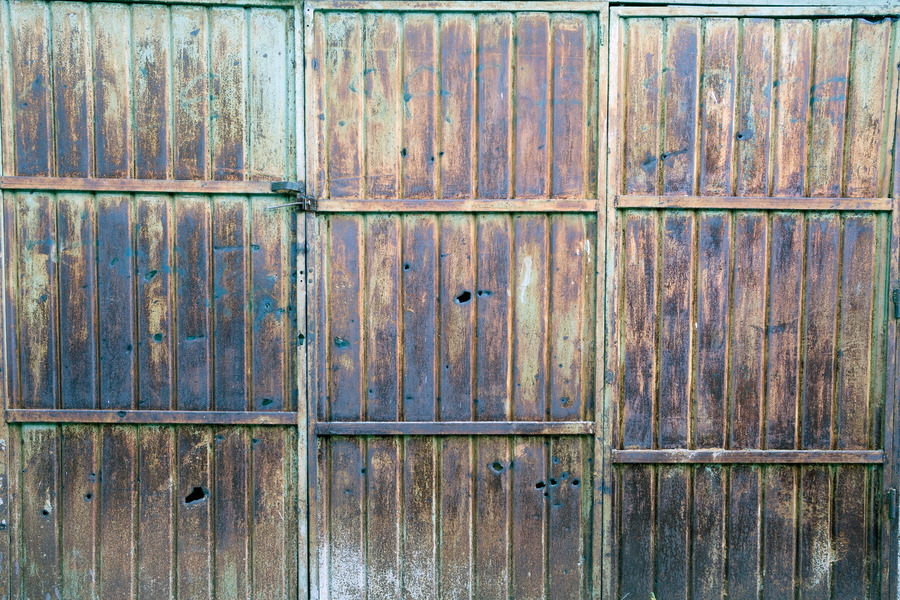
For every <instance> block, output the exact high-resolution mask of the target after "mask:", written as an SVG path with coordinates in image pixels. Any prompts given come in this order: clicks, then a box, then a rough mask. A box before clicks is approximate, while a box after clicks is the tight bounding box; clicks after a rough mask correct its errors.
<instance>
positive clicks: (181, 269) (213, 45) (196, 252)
mask: <svg viewBox="0 0 900 600" xmlns="http://www.w3.org/2000/svg"><path fill="white" fill-rule="evenodd" d="M294 40H295V28H294V9H293V7H287V8H265V7H259V8H244V7H227V6H221V7H219V6H217V7H205V6H164V5H151V4H110V3H79V2H17V1H12V2H4V3H2V4H0V48H2V50H3V51H2V54H0V56H2V61H3V67H2V70H0V72H2V79H0V111H2V112H0V115H2V120H0V137H2V159H3V161H2V162H3V174H4V175H18V176H35V177H67V178H91V177H93V178H136V179H145V180H146V179H158V180H166V179H168V180H176V179H177V180H188V179H190V180H198V181H201V182H202V181H212V180H258V179H292V178H295V175H296V168H297V167H296V139H295V138H296V133H295V129H296V125H295V123H296V106H295V104H296V92H295V89H294V87H295V85H294V81H295V79H294V69H295V64H294V58H295V54H294V53H295V41H294ZM105 185H107V186H108V187H109V189H108V191H105V192H97V191H95V192H71V191H69V192H62V191H60V192H53V191H20V192H13V191H9V190H7V191H5V192H4V196H3V240H4V247H3V251H4V273H5V279H4V290H5V323H6V329H5V331H4V340H5V377H4V380H5V387H4V390H5V394H6V398H7V401H6V402H7V407H8V408H10V409H17V410H18V409H25V411H27V410H35V409H42V410H47V411H53V410H58V409H65V410H76V409H80V410H81V411H83V412H80V413H79V414H78V415H77V416H76V417H75V418H77V419H80V420H84V421H89V422H90V421H94V422H95V423H96V424H91V423H82V424H77V423H69V424H53V423H47V424H21V425H19V424H10V425H8V430H7V432H6V435H5V437H4V439H5V440H6V447H5V450H6V457H5V462H7V461H8V462H7V464H8V487H7V488H5V489H4V497H3V499H4V503H3V509H4V511H6V512H5V513H4V519H5V520H4V521H3V527H4V529H5V533H7V534H8V536H4V539H3V544H2V545H3V549H2V551H0V552H2V564H3V568H2V569H0V573H2V575H0V577H2V579H3V583H2V592H0V595H2V596H3V597H26V598H44V597H51V598H94V597H104V598H137V597H140V598H175V597H179V598H207V597H209V598H211V597H216V598H248V597H252V598H276V597H282V598H287V597H296V596H297V594H298V581H299V575H300V573H298V569H299V568H300V567H299V560H300V556H301V553H302V552H303V551H302V550H301V548H300V546H301V542H300V541H299V540H298V535H299V531H300V529H299V522H298V519H299V513H298V511H299V498H300V496H301V495H302V494H303V492H302V489H303V487H302V486H300V485H299V483H300V482H299V481H298V477H297V471H298V466H297V445H298V438H297V430H296V427H295V426H291V425H288V426H257V425H250V424H248V425H241V426H238V425H224V424H222V425H179V424H173V423H177V422H178V420H179V418H166V417H162V418H159V417H158V415H159V413H154V417H153V418H159V420H160V424H109V421H110V420H113V421H114V420H115V415H116V414H118V413H117V412H116V411H119V410H121V411H122V413H121V414H122V415H123V419H122V420H123V422H124V423H127V422H129V421H130V420H131V419H132V417H131V416H130V415H131V414H132V411H134V412H142V411H143V412H147V411H202V412H204V413H205V412H207V411H247V412H253V413H265V412H269V413H272V414H273V415H274V414H279V415H283V414H286V413H287V414H292V415H296V411H297V406H298V399H299V397H300V394H299V392H298V381H299V379H298V353H297V347H298V343H299V338H298V335H299V331H298V313H301V312H302V310H303V307H300V308H298V296H297V292H298V274H297V269H298V262H297V261H298V231H297V225H298V223H297V218H296V216H295V215H294V214H293V213H291V212H288V211H283V210H282V211H271V210H267V207H268V206H269V205H271V204H274V203H277V200H275V201H273V198H272V197H266V196H250V195H231V194H230V195H212V194H204V193H193V194H189V195H188V194H152V193H134V192H135V191H136V190H132V189H130V188H129V184H128V183H127V182H124V183H123V184H122V185H120V186H115V185H111V184H105ZM301 229H302V221H301ZM301 238H302V233H301ZM300 277H301V278H302V275H301V276H300ZM300 287H302V286H300ZM301 323H302V318H301ZM304 401H305V400H304ZM103 410H107V411H112V415H113V416H112V417H111V418H110V417H109V413H102V412H101V411H103ZM126 413H127V414H128V415H129V416H128V417H127V419H126V418H125V417H124V415H126ZM148 414H150V413H149V412H148ZM171 414H175V413H171ZM45 417H46V419H47V420H53V418H54V417H52V412H48V413H46V415H45ZM10 418H11V419H12V420H15V418H14V417H10ZM66 418H68V417H63V418H62V419H63V420H65V419H66ZM133 419H135V420H136V421H140V420H142V418H141V417H140V416H137V417H133ZM293 419H294V421H295V420H296V416H294V417H293ZM144 420H146V419H144ZM283 420H284V419H282V422H283ZM200 422H202V419H201V421H200ZM288 422H290V421H288ZM7 594H8V595H9V596H7Z"/></svg>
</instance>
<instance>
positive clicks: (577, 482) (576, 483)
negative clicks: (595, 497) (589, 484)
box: [570, 479, 581, 487]
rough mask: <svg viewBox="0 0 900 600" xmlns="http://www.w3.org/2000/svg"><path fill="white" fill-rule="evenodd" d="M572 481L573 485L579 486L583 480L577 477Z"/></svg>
mask: <svg viewBox="0 0 900 600" xmlns="http://www.w3.org/2000/svg"><path fill="white" fill-rule="evenodd" d="M570 483H571V484H572V486H573V487H578V486H579V485H580V484H581V482H580V481H579V480H577V479H573V480H572V481H571V482H570Z"/></svg>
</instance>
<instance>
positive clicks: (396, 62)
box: [306, 2, 605, 599]
mask: <svg viewBox="0 0 900 600" xmlns="http://www.w3.org/2000/svg"><path fill="white" fill-rule="evenodd" d="M353 8H354V6H351V7H350V9H349V10H348V9H347V8H346V6H345V3H340V2H338V3H311V4H308V5H307V8H306V11H307V14H306V18H307V29H306V32H307V34H308V36H309V37H308V38H307V77H308V85H307V90H308V93H309V96H308V104H307V110H308V112H307V123H308V125H309V132H308V133H309V137H308V139H309V142H310V150H309V153H308V155H309V156H310V161H309V171H308V176H309V177H308V178H309V181H311V182H314V186H313V187H314V191H315V193H316V195H317V197H319V198H320V200H319V209H318V210H319V214H318V215H316V216H313V215H310V216H308V217H307V218H308V221H307V223H308V228H309V231H310V235H311V236H314V239H315V241H316V243H315V245H314V246H313V248H312V250H311V252H312V253H313V258H312V260H311V264H310V272H308V273H307V281H309V282H310V283H309V284H308V285H310V287H309V288H308V289H309V298H310V300H311V308H310V312H309V319H310V323H309V331H310V336H313V335H314V336H315V339H313V340H312V343H311V348H314V349H315V350H314V352H313V351H311V353H310V360H311V363H312V365H313V366H312V368H311V371H310V399H311V408H310V413H311V415H310V416H311V422H310V439H311V443H310V448H311V452H312V455H311V457H310V464H311V465H312V466H313V471H312V472H311V475H310V486H311V491H312V493H311V499H312V505H311V512H312V523H313V532H314V535H313V536H312V538H313V539H312V552H313V568H312V577H313V580H312V591H313V595H314V596H315V597H319V598H342V599H344V598H346V599H351V598H391V599H395V598H429V599H430V598H510V597H514V598H520V599H525V598H583V597H589V596H591V594H592V591H591V590H592V583H591V582H592V578H593V577H594V574H593V573H592V565H593V560H594V559H595V558H599V556H598V555H597V554H596V553H595V551H594V547H593V544H592V536H595V535H599V534H598V532H599V530H598V529H597V528H595V527H594V526H593V519H592V507H593V499H594V493H593V488H594V483H595V479H594V477H593V469H594V438H593V436H592V435H591V433H592V432H593V430H594V419H595V414H596V413H595V405H594V398H595V396H596V389H597V381H596V377H595V373H596V361H597V355H596V348H597V345H596V344H595V341H596V339H597V337H596V324H597V315H596V312H595V306H596V302H595V299H596V293H597V284H598V276H597V272H598V267H597V264H598V262H597V261H598V258H597V253H598V244H597V239H598V238H597V233H598V230H599V231H601V232H602V230H603V229H602V228H603V221H602V215H601V219H600V221H599V222H598V215H597V198H598V193H602V190H603V186H602V183H600V184H598V178H597V174H598V171H599V166H600V164H601V156H600V147H601V144H600V142H599V140H600V139H602V137H603V135H602V131H601V127H602V125H603V121H604V119H602V118H601V106H603V99H602V98H603V96H602V95H603V90H604V88H605V83H603V84H601V82H600V76H599V56H600V44H599V39H600V38H599V34H600V29H601V22H602V19H603V17H604V11H603V10H601V9H604V8H605V7H604V6H602V5H594V4H590V3H571V4H568V5H564V4H557V3H535V4H527V3H521V4H517V5H516V6H515V9H516V10H521V11H527V12H510V9H509V8H508V5H497V4H482V3H453V2H448V3H441V4H439V5H436V6H428V7H426V6H425V5H421V6H419V5H416V4H415V3H391V4H388V5H382V4H360V5H355V10H353ZM598 189H599V192H598ZM312 303H314V305H313V304H312Z"/></svg>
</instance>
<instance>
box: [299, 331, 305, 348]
mask: <svg viewBox="0 0 900 600" xmlns="http://www.w3.org/2000/svg"><path fill="white" fill-rule="evenodd" d="M305 341H306V338H305V337H304V336H303V334H302V333H301V334H299V335H298V336H297V343H298V344H300V345H301V346H302V345H303V342H305Z"/></svg>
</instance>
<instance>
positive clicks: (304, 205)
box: [269, 181, 316, 212]
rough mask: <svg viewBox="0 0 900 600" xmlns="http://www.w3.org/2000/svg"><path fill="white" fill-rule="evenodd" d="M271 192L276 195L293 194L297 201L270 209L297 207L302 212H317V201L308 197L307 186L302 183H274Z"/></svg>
mask: <svg viewBox="0 0 900 600" xmlns="http://www.w3.org/2000/svg"><path fill="white" fill-rule="evenodd" d="M271 190H272V191H273V192H275V193H276V194H293V195H294V197H295V198H296V199H297V201H296V202H288V203H287V204H278V205H276V206H270V207H269V209H273V208H285V207H287V206H296V207H297V209H298V210H300V211H302V212H315V211H316V199H315V198H314V197H313V196H307V195H306V184H305V183H304V182H302V181H273V182H272V185H271Z"/></svg>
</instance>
